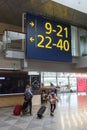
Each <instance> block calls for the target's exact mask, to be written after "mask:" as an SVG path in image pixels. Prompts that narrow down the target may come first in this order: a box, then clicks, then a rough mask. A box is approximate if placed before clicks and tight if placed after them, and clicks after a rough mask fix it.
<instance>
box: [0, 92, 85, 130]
mask: <svg viewBox="0 0 87 130" xmlns="http://www.w3.org/2000/svg"><path fill="white" fill-rule="evenodd" d="M58 97H59V98H60V100H59V102H58V104H57V108H56V111H55V114H54V116H53V117H51V116H50V113H49V105H47V109H46V112H45V113H44V116H43V118H42V119H38V118H37V114H36V113H37V110H38V109H39V107H40V106H34V107H33V115H32V116H29V115H26V116H22V117H21V116H14V115H13V107H9V108H0V130H87V95H86V94H84V93H83V94H76V93H71V94H69V93H67V94H59V95H58Z"/></svg>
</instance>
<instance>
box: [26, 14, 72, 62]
mask: <svg viewBox="0 0 87 130" xmlns="http://www.w3.org/2000/svg"><path fill="white" fill-rule="evenodd" d="M26 58H31V59H42V60H50V61H53V60H55V61H64V62H71V61H72V56H71V26H70V25H68V24H65V23H62V22H59V21H52V20H50V19H47V18H45V17H43V16H35V15H31V14H26Z"/></svg>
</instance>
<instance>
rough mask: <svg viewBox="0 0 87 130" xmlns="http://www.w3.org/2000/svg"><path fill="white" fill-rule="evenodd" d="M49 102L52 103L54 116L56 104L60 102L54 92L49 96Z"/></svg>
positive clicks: (51, 113) (51, 107) (51, 112)
mask: <svg viewBox="0 0 87 130" xmlns="http://www.w3.org/2000/svg"><path fill="white" fill-rule="evenodd" d="M48 100H49V102H50V115H51V116H53V115H54V111H55V109H56V102H57V101H58V99H57V97H56V95H55V93H54V92H51V93H50V94H49V96H48Z"/></svg>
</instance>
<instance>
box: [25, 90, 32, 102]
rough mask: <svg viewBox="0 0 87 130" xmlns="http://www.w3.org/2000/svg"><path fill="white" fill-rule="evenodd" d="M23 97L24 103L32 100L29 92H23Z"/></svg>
mask: <svg viewBox="0 0 87 130" xmlns="http://www.w3.org/2000/svg"><path fill="white" fill-rule="evenodd" d="M24 96H25V97H24V98H25V100H26V101H28V100H31V99H32V94H31V93H30V92H29V91H25V93H24Z"/></svg>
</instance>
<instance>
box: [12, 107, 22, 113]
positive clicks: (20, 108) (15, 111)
mask: <svg viewBox="0 0 87 130" xmlns="http://www.w3.org/2000/svg"><path fill="white" fill-rule="evenodd" d="M21 111H22V105H16V106H15V108H14V110H13V114H14V115H17V116H18V115H20V114H21Z"/></svg>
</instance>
